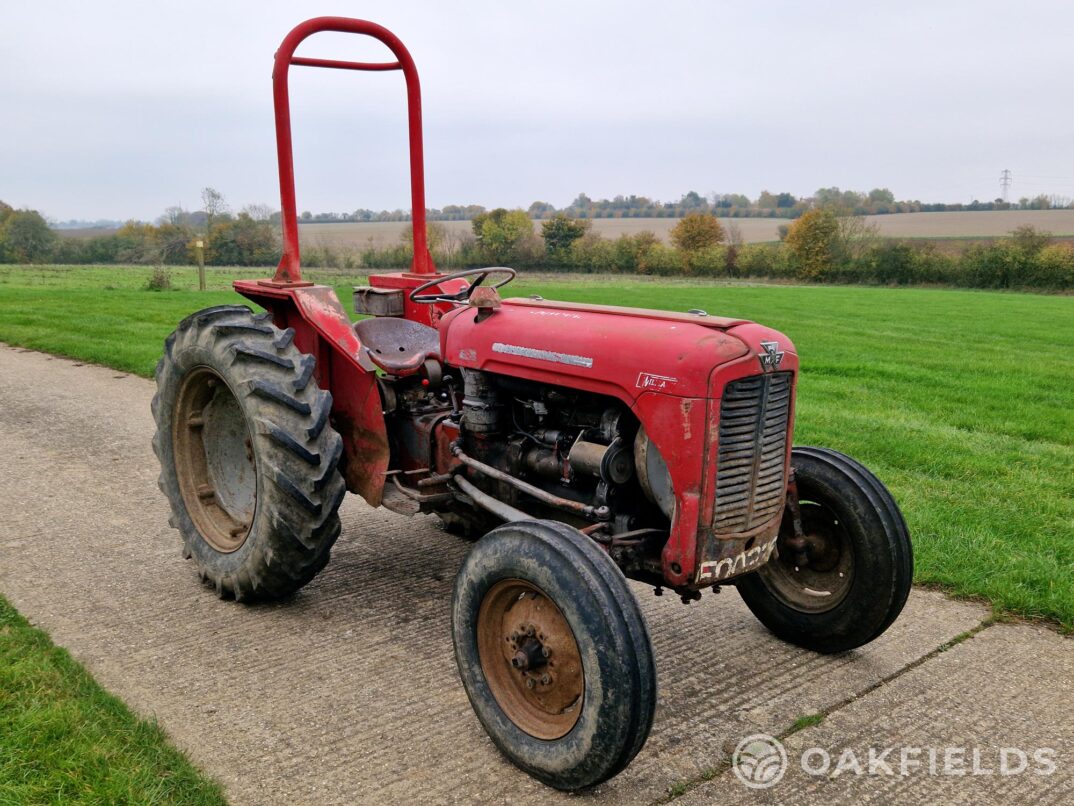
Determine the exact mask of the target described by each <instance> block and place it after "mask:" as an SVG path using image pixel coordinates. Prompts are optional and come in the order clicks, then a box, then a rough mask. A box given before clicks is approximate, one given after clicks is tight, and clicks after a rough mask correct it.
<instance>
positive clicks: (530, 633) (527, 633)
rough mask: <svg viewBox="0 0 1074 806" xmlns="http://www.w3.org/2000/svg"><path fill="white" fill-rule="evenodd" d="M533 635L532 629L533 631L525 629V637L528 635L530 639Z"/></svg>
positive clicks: (529, 628)
mask: <svg viewBox="0 0 1074 806" xmlns="http://www.w3.org/2000/svg"><path fill="white" fill-rule="evenodd" d="M533 633H534V629H533V627H527V628H526V635H529V636H531V637H532V636H533Z"/></svg>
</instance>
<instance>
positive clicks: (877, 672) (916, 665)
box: [0, 345, 1074, 804]
mask: <svg viewBox="0 0 1074 806" xmlns="http://www.w3.org/2000/svg"><path fill="white" fill-rule="evenodd" d="M153 388H154V387H153V384H152V383H151V382H149V381H146V380H143V379H141V378H136V377H132V376H128V375H124V374H122V373H119V372H116V371H113V370H109V369H104V368H101V367H96V366H89V365H82V364H79V363H76V362H73V361H69V360H66V359H61V358H53V357H51V356H47V355H44V354H41V353H36V352H30V351H26V350H18V349H13V348H10V347H6V346H2V345H0V412H2V415H0V502H2V503H0V506H2V518H0V592H2V593H3V595H5V596H6V597H8V599H9V600H10V601H11V602H12V603H13V604H14V605H15V606H16V607H17V608H18V609H19V610H20V611H21V612H22V613H23V614H24V615H25V616H26V617H27V618H28V619H30V620H31V621H32V622H33V623H34V624H36V625H38V626H40V627H42V628H44V629H45V630H47V631H48V632H49V633H50V634H51V635H52V638H53V640H54V641H55V642H56V643H57V644H60V645H62V646H64V647H66V648H68V649H69V650H70V651H71V652H72V654H73V655H74V656H75V657H76V658H77V659H78V660H79V661H80V662H82V663H83V664H84V665H85V666H86V667H87V668H88V669H89V670H90V672H91V673H92V674H93V675H94V676H95V677H96V679H97V680H98V681H99V682H100V683H101V684H102V685H103V686H104V687H105V688H107V689H109V690H110V691H112V692H114V693H115V694H117V695H118V696H120V697H122V698H123V699H124V700H125V701H126V702H128V703H129V704H130V705H131V706H132V707H133V708H134V709H135V710H136V711H138V712H139V713H140V714H143V715H145V716H150V717H154V718H156V719H157V720H159V721H160V723H161V724H162V725H163V727H164V728H165V729H166V730H167V732H168V734H169V735H170V736H171V738H172V739H173V741H174V742H175V744H176V745H178V746H179V747H180V748H182V749H183V750H185V751H186V752H187V753H188V754H189V755H190V756H191V757H192V758H193V760H194V761H195V762H196V763H197V764H198V765H199V766H200V767H201V768H202V769H203V770H205V771H206V772H207V773H209V774H210V775H212V776H214V777H216V778H218V779H219V780H220V781H222V782H223V784H224V786H225V788H226V790H227V793H228V796H229V798H230V799H231V800H232V801H233V802H234V803H236V804H270V803H280V804H297V803H302V804H306V803H356V802H372V801H377V802H424V803H454V802H475V801H482V802H511V803H525V802H531V801H532V802H536V801H538V800H540V801H541V802H550V801H560V800H568V799H570V800H576V801H585V802H593V803H613V802H614V803H652V802H654V801H660V800H663V799H669V798H681V799H682V802H689V803H700V802H712V801H723V802H739V801H742V802H745V801H751V802H753V801H757V800H761V801H763V802H773V803H774V802H797V803H809V802H817V803H821V802H823V803H832V802H860V801H863V800H876V801H878V802H884V803H890V802H930V801H938V800H944V801H948V802H960V803H970V802H972V803H975V804H982V803H1011V802H1024V803H1036V802H1045V801H1048V802H1055V803H1062V802H1065V803H1069V802H1074V643H1072V642H1071V640H1069V639H1065V638H1062V637H1060V636H1058V635H1057V634H1055V633H1054V632H1051V631H1050V630H1047V629H1043V628H1039V627H1034V626H1029V625H1021V624H1015V625H1007V624H997V625H990V624H988V621H987V617H988V615H989V613H988V610H987V609H986V608H984V607H982V606H980V605H976V604H971V603H965V602H955V601H951V600H948V599H947V598H945V597H944V596H942V595H941V594H938V593H935V592H929V591H923V590H915V591H914V593H913V594H912V595H911V597H910V601H909V604H908V606H907V608H906V610H905V611H904V613H903V615H902V617H901V618H900V619H899V621H898V622H897V623H896V624H895V625H894V626H893V627H892V628H891V629H890V630H889V631H888V633H887V634H885V635H884V636H883V637H882V638H881V639H879V640H878V641H876V642H875V643H873V644H872V645H870V646H868V647H866V648H864V649H860V650H857V651H854V652H851V653H847V654H845V655H840V656H835V657H822V656H819V655H814V654H812V653H809V652H805V651H802V650H799V649H796V648H794V647H791V646H788V645H785V644H783V643H781V642H779V641H778V640H776V639H774V638H772V637H771V636H770V635H768V633H767V632H765V630H764V629H763V628H762V627H761V626H760V624H759V623H758V622H756V620H755V619H754V618H753V617H752V616H751V615H750V613H749V612H748V611H747V610H746V608H745V607H744V605H743V604H742V603H741V601H740V600H739V598H738V596H737V595H736V594H735V592H734V591H733V590H729V591H725V592H723V593H722V594H720V595H713V594H707V595H706V596H705V597H704V598H703V599H702V601H701V602H698V603H695V604H692V605H690V606H684V605H682V604H680V603H679V601H678V599H677V598H676V597H673V596H664V597H662V598H656V597H654V596H653V595H652V593H651V591H650V590H649V589H647V588H645V587H643V586H640V585H639V586H637V588H636V592H637V595H638V596H639V598H640V599H641V602H642V606H643V609H644V611H645V615H646V617H647V618H648V622H649V627H650V631H651V633H652V636H653V640H654V645H655V653H656V659H657V664H658V669H659V677H660V699H659V705H658V709H657V713H656V721H655V724H654V727H653V732H652V734H651V736H650V738H649V742H648V744H647V745H646V746H645V748H644V749H643V750H642V752H641V753H640V755H639V756H638V757H637V759H636V760H635V761H634V763H633V764H632V765H631V766H630V767H629V768H628V769H627V770H626V771H625V772H623V773H622V774H621V775H619V776H618V777H617V778H615V779H614V780H612V781H610V782H609V783H607V784H605V785H603V786H601V787H599V788H598V789H596V790H594V791H591V792H586V793H583V794H581V795H575V796H567V795H563V794H560V793H556V792H554V791H552V790H549V789H546V788H544V787H543V786H541V785H539V784H537V783H535V782H534V781H533V780H532V779H530V778H529V777H527V776H526V775H524V774H522V773H521V772H519V771H517V770H516V769H515V768H514V767H513V766H511V765H510V764H508V763H507V762H505V761H504V760H503V759H502V758H501V757H500V756H499V754H498V753H497V751H496V750H495V748H494V747H493V745H492V743H491V742H490V741H489V740H488V739H487V738H486V736H485V734H484V732H483V731H482V729H481V727H480V725H479V724H478V722H477V719H476V718H475V717H474V715H473V713H472V712H471V710H470V706H469V703H468V702H467V699H466V695H465V693H464V692H463V690H462V687H461V685H460V683H459V680H458V677H457V674H456V670H455V665H454V660H453V657H452V651H451V638H450V626H449V604H450V595H451V586H452V580H453V576H454V574H455V571H456V569H457V567H458V566H459V564H460V562H461V560H462V557H463V556H464V555H465V553H466V551H467V548H468V544H467V543H465V542H463V541H461V540H459V539H458V538H455V537H452V536H451V535H448V534H446V533H444V532H442V531H441V530H440V529H439V528H438V526H437V525H436V522H435V520H434V519H432V518H426V517H422V518H416V519H406V518H404V517H401V516H397V515H394V514H392V513H389V512H387V511H385V510H374V509H370V508H369V507H368V506H366V505H365V504H364V503H363V502H361V501H360V500H359V499H357V498H354V497H348V499H347V501H346V503H345V504H344V507H343V511H342V516H343V535H342V537H341V538H340V540H339V542H338V544H337V546H336V548H335V549H334V551H333V555H332V561H331V563H330V564H329V566H328V568H327V569H326V570H325V571H324V572H323V573H322V574H321V575H320V576H319V577H318V578H317V579H316V580H315V581H314V582H313V583H312V584H311V585H309V586H308V587H307V588H305V589H304V590H303V591H301V592H300V593H299V594H298V595H297V596H296V597H294V598H293V599H292V600H291V601H288V602H286V603H282V604H276V605H268V606H254V607H250V606H244V605H240V604H235V603H234V602H222V601H220V600H218V599H217V598H216V597H215V595H214V594H213V593H212V592H211V591H209V590H208V589H206V588H203V587H202V585H201V584H200V583H199V582H198V580H197V577H196V575H195V573H194V570H193V567H192V566H191V564H190V563H189V562H187V561H185V560H183V559H182V558H181V557H180V555H179V538H178V535H177V533H176V532H174V531H173V530H172V529H170V528H168V525H167V521H168V510H167V506H166V503H165V501H164V498H163V496H162V495H161V494H160V492H159V491H158V490H157V485H156V478H157V472H158V471H157V465H156V460H155V458H154V456H153V453H152V450H151V449H150V444H149V441H150V437H151V436H152V432H153V423H152V419H151V417H150V414H149V401H150V399H151V397H152V395H153ZM922 539H926V538H922ZM1072 584H1074V583H1072ZM970 632H972V633H973V634H972V635H971V636H970V637H965V636H966V633H970ZM952 641H957V643H956V644H954V645H953V646H948V645H949V644H950V642H952ZM813 714H826V718H825V719H824V720H823V722H822V723H821V724H819V725H815V726H812V727H808V728H805V729H804V730H799V731H797V732H793V735H791V734H792V731H793V728H794V726H795V722H796V720H798V719H799V718H800V717H803V716H806V715H813ZM756 733H763V734H769V735H771V736H773V737H783V738H785V739H786V741H785V752H786V753H787V755H788V758H789V764H788V767H787V769H786V773H785V775H783V777H782V779H781V780H780V781H779V782H778V783H775V784H774V785H772V786H770V787H767V788H748V787H747V786H745V784H743V783H742V781H741V780H740V778H739V777H738V776H737V775H736V774H735V772H734V771H733V770H732V769H731V766H730V762H729V754H730V753H731V751H733V749H734V748H735V747H736V745H737V744H738V743H739V742H740V740H741V739H743V738H744V737H746V736H748V735H750V734H756ZM889 746H890V747H893V748H894V753H893V755H892V754H889V755H888V756H886V757H885V758H886V761H887V763H888V765H889V766H890V764H891V761H892V760H893V759H894V760H895V761H896V762H898V760H899V757H900V753H901V752H904V751H905V748H911V750H912V749H913V748H918V749H919V750H920V749H924V750H925V753H924V755H922V754H921V753H918V754H917V755H916V756H915V755H914V754H913V753H910V761H911V764H910V767H909V769H907V770H905V772H906V774H902V772H903V770H900V769H899V768H898V765H897V764H896V767H895V768H894V770H893V772H892V774H891V775H888V774H887V773H886V772H885V771H884V769H883V767H882V766H878V768H877V770H870V769H867V768H866V767H867V762H868V751H869V749H870V748H875V749H879V750H882V749H883V748H888V747H889ZM951 747H954V748H955V749H956V751H957V749H958V748H962V749H963V753H962V755H961V756H959V754H958V753H957V752H956V753H955V754H954V756H953V758H954V760H955V761H957V759H959V758H962V762H961V765H962V766H961V767H960V765H959V763H954V761H953V762H952V763H951V764H949V765H948V767H950V770H951V771H950V772H948V771H946V770H945V769H944V766H943V765H944V756H943V753H944V752H945V749H946V748H951ZM810 748H813V749H814V750H816V749H820V750H822V751H823V752H824V754H827V756H828V757H829V766H828V769H827V771H826V772H823V773H821V772H818V771H819V770H820V769H821V766H822V764H821V762H822V761H823V759H824V756H823V755H822V754H818V753H816V752H811V754H810V755H809V758H808V759H807V761H808V762H809V764H808V765H807V766H808V767H809V771H807V770H804V769H803V765H802V763H801V755H802V752H803V751H804V750H807V749H810ZM929 748H939V751H940V754H941V756H940V765H939V770H938V771H937V770H930V769H929V756H928V749H929ZM1002 748H1007V749H1011V748H1013V749H1019V750H1021V751H1023V752H1025V753H1027V766H1026V769H1025V770H1023V771H1021V772H1018V773H1011V772H1010V771H1011V769H1013V766H1017V765H1016V764H1014V761H1017V760H1018V759H1019V758H1020V757H1018V756H1017V755H1014V754H1012V753H1008V754H1007V756H1006V761H1007V762H1010V763H1007V764H1006V765H1005V766H1004V767H1003V769H1002V770H1001V769H1000V765H999V753H1000V750H1001V749H1002ZM1042 748H1043V749H1051V750H1052V751H1054V752H1053V754H1052V756H1051V758H1052V761H1053V766H1054V768H1055V769H1054V770H1053V771H1051V772H1050V773H1047V774H1046V770H1045V769H1044V768H1045V767H1046V766H1047V765H1046V764H1044V763H1043V762H1039V761H1038V759H1037V758H1035V756H1034V752H1035V751H1038V750H1041V749H1042ZM975 751H976V755H975ZM848 753H849V756H848ZM850 756H853V757H855V758H856V759H857V760H858V761H859V766H860V767H862V768H863V769H862V771H860V772H858V771H855V770H854V767H853V764H852V763H851V762H850V760H849V757H850ZM1042 758H1044V759H1047V758H1048V754H1047V753H1044V755H1043V756H1042ZM914 759H918V760H920V759H924V761H925V763H924V765H923V766H922V765H918V766H917V767H914V766H913V765H912V761H913V760H914ZM975 759H976V760H977V761H978V762H979V763H978V764H977V765H976V767H971V763H972V762H974V760H975ZM1012 759H1013V761H1012ZM841 762H842V763H841ZM933 766H935V765H933ZM988 766H990V767H992V768H994V769H993V772H992V773H991V774H985V773H983V772H980V770H982V769H984V767H988ZM958 769H962V774H959V773H958V772H957V770H958ZM1004 772H1006V773H1008V774H1004Z"/></svg>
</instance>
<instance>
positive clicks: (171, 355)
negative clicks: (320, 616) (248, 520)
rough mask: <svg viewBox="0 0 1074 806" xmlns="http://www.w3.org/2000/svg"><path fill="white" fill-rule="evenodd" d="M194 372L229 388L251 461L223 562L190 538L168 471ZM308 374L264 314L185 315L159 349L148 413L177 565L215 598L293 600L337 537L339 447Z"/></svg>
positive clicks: (322, 395) (325, 400)
mask: <svg viewBox="0 0 1074 806" xmlns="http://www.w3.org/2000/svg"><path fill="white" fill-rule="evenodd" d="M195 366H209V367H210V368H211V369H213V370H214V371H215V372H216V373H217V374H218V375H220V377H221V378H223V379H224V381H225V383H226V384H227V385H228V386H229V387H230V389H231V391H232V393H233V394H234V395H235V397H236V400H237V401H238V402H239V405H240V407H241V408H242V409H243V411H244V413H245V414H246V418H247V423H248V424H249V429H250V438H251V441H252V443H253V448H254V453H255V456H256V466H257V468H258V487H257V503H256V507H255V511H254V517H253V523H252V525H251V528H250V535H249V537H248V538H247V541H246V542H245V543H244V544H243V545H242V546H241V547H240V548H239V549H237V550H236V551H234V552H232V553H231V554H223V553H220V552H217V551H215V550H214V549H213V548H212V547H211V546H209V544H208V543H207V542H206V541H205V540H204V539H203V538H202V537H201V535H200V534H199V533H198V532H197V529H196V527H195V526H194V523H193V521H192V520H191V518H190V515H189V514H188V513H187V512H186V509H185V505H184V503H183V500H182V495H181V493H180V492H179V487H178V481H177V477H176V474H175V469H174V446H173V445H172V427H173V422H172V419H173V418H172V411H173V408H174V405H175V397H176V394H177V392H178V388H179V385H180V383H181V381H182V378H183V377H184V374H185V373H186V372H187V371H189V370H190V369H192V368H193V367H195ZM315 368H316V360H315V359H314V357H313V356H311V355H306V354H303V353H301V352H300V351H299V350H298V349H297V348H296V347H295V345H294V331H293V330H292V329H291V328H287V329H286V330H280V329H279V328H276V327H275V326H274V325H273V324H272V320H271V317H270V315H269V314H268V313H259V314H256V315H255V314H253V313H252V312H251V311H250V309H249V308H247V307H246V306H241V305H222V306H217V307H214V308H208V309H205V310H203V311H198V312H196V313H194V314H191V315H190V316H188V317H186V318H185V319H184V320H183V321H182V322H180V323H179V326H178V327H177V328H176V330H175V332H174V333H172V334H171V335H170V336H168V338H167V339H166V340H165V347H164V356H163V357H162V358H161V360H160V362H159V363H158V364H157V368H156V373H155V374H156V379H157V393H156V394H155V395H154V397H153V402H152V405H151V409H152V411H153V416H154V419H155V420H156V422H157V430H156V433H155V434H154V436H153V450H154V453H156V455H157V457H158V458H159V459H160V460H161V465H162V468H163V472H162V473H161V477H160V487H161V489H162V490H163V491H164V492H165V494H166V495H167V496H168V498H169V502H170V504H171V508H172V516H171V518H170V519H169V524H170V525H172V526H173V528H176V529H178V531H179V532H180V534H181V535H182V537H183V553H184V555H185V556H187V557H189V558H191V559H193V560H194V562H195V564H196V566H197V571H198V574H199V576H200V577H201V578H202V579H203V580H205V581H206V582H207V584H210V585H211V586H212V587H213V588H214V589H215V590H216V591H217V593H218V595H220V596H221V597H234V598H236V599H240V600H242V601H253V600H269V599H277V598H281V597H283V596H287V595H289V594H291V593H293V592H294V591H296V590H298V589H299V588H301V587H302V586H303V585H305V584H306V583H308V582H309V581H310V580H311V579H313V577H314V576H316V574H317V573H318V572H319V571H320V570H321V569H323V568H324V567H325V565H326V564H327V562H328V559H329V556H330V552H331V547H332V545H333V544H334V543H335V540H336V538H337V537H338V536H339V534H340V531H341V525H340V521H339V515H338V513H337V510H338V509H339V506H340V504H341V502H342V500H343V498H344V496H345V494H346V486H345V484H344V482H343V477H342V475H341V474H340V471H339V463H340V460H341V458H342V447H343V446H342V439H341V438H340V436H339V434H338V433H337V432H336V431H335V430H334V429H333V428H331V427H330V425H329V413H330V409H331V395H329V394H328V393H327V392H323V391H321V390H320V389H319V388H318V386H317V384H316V381H315V380H314V371H315ZM311 470H312V472H311Z"/></svg>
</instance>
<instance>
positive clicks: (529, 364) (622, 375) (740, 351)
mask: <svg viewBox="0 0 1074 806" xmlns="http://www.w3.org/2000/svg"><path fill="white" fill-rule="evenodd" d="M744 324H748V323H747V321H746V320H744V319H730V318H725V317H720V316H708V315H706V314H703V313H700V312H699V313H674V312H668V311H656V310H647V309H644V308H622V307H616V306H611V305H589V304H583V303H573V302H552V301H547V300H542V299H508V300H504V301H503V304H502V306H501V307H500V308H499V309H498V310H496V311H495V312H493V313H491V314H486V315H485V316H484V318H479V316H478V310H477V309H475V308H460V309H459V310H456V311H452V312H451V313H450V314H448V315H447V316H445V317H444V318H443V320H441V323H440V340H441V355H442V356H443V359H444V361H446V362H447V363H448V364H452V365H454V366H459V367H466V368H469V369H480V370H485V371H487V372H498V373H503V374H507V375H514V376H516V377H521V378H527V379H529V380H533V381H539V382H546V383H550V384H556V385H560V386H570V387H572V388H577V389H585V390H588V391H591V392H597V393H600V394H607V395H612V396H614V397H617V398H619V399H620V400H623V401H624V402H626V403H628V404H633V402H634V401H635V400H636V399H637V398H638V397H639V396H641V395H642V394H644V393H646V392H659V393H661V394H665V395H671V396H674V397H688V398H704V397H708V395H709V388H710V384H709V377H710V375H711V374H712V372H713V370H714V369H715V368H716V367H718V366H720V365H721V364H725V363H727V362H729V361H734V360H735V359H737V358H741V357H742V356H744V355H746V354H747V353H748V352H749V346H748V345H747V344H746V343H745V342H744V341H743V340H741V339H739V338H736V337H735V336H733V335H731V334H729V333H728V331H729V330H730V329H732V328H735V327H738V326H740V325H744Z"/></svg>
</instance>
